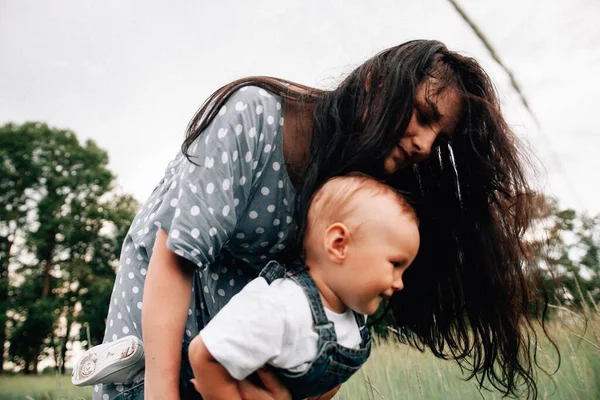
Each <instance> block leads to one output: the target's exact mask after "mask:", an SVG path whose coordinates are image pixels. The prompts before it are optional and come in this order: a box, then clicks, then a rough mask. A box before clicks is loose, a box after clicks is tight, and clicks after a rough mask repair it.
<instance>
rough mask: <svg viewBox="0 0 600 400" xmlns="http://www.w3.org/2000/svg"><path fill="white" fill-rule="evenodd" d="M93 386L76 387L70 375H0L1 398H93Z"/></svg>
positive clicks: (48, 399)
mask: <svg viewBox="0 0 600 400" xmlns="http://www.w3.org/2000/svg"><path fill="white" fill-rule="evenodd" d="M92 390H93V387H76V386H73V384H72V383H71V377H70V376H52V375H39V376H35V375H33V376H31V375H30V376H27V375H15V376H0V400H32V399H33V400H71V399H73V400H78V399H91V398H92Z"/></svg>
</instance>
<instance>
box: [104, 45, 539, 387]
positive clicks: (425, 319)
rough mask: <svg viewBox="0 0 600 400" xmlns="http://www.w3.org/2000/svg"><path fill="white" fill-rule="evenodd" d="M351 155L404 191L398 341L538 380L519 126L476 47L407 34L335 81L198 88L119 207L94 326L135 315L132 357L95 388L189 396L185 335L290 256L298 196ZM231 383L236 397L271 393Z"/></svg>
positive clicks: (497, 373)
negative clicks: (122, 371)
mask: <svg viewBox="0 0 600 400" xmlns="http://www.w3.org/2000/svg"><path fill="white" fill-rule="evenodd" d="M353 171H359V172H363V173H367V174H370V175H372V176H374V177H377V178H380V179H385V180H386V181H387V182H388V183H389V184H390V185H392V186H394V187H395V188H398V189H402V190H405V191H408V192H410V193H411V194H412V195H413V200H414V202H415V205H416V208H417V212H418V216H419V219H420V220H421V227H420V230H421V237H422V239H421V250H420V251H419V255H418V256H417V259H416V260H415V262H414V264H413V265H414V268H411V269H410V271H408V272H407V273H406V275H405V289H404V290H403V291H402V292H398V293H396V294H395V295H394V296H393V297H392V299H391V301H390V304H389V306H390V308H391V310H392V311H393V314H394V317H395V320H396V323H397V325H398V327H399V328H400V332H401V333H400V335H399V338H400V340H401V341H403V342H406V343H410V344H411V345H413V346H415V347H417V348H425V347H428V348H430V349H431V350H432V351H433V352H434V354H436V355H437V356H439V357H444V358H452V359H455V360H457V361H458V362H459V363H462V364H463V366H465V367H467V369H468V370H470V371H471V372H472V373H473V375H472V376H477V379H478V380H479V382H480V383H481V384H485V383H486V382H489V383H491V384H492V385H493V386H495V387H497V388H499V389H501V390H503V391H504V392H505V393H506V394H509V395H517V394H518V393H519V390H520V389H523V388H524V389H525V391H526V392H527V394H528V395H533V396H535V394H536V388H535V384H534V381H533V366H532V360H531V358H530V357H531V356H532V354H530V352H529V349H530V348H531V347H530V346H531V345H530V342H529V340H530V336H531V337H532V338H533V339H534V340H535V339H536V337H535V332H534V331H533V330H532V329H523V328H531V322H530V308H529V307H530V305H531V302H532V300H534V299H535V297H534V296H533V294H532V292H531V291H530V290H529V288H528V284H529V281H528V280H526V278H525V277H526V275H525V274H526V273H529V272H528V271H526V270H524V269H523V267H524V266H525V267H529V266H531V268H534V264H533V263H529V259H528V257H527V253H526V251H525V248H526V246H525V243H524V239H523V233H524V231H525V230H526V228H527V227H528V224H529V219H530V218H529V211H530V209H531V196H530V194H531V191H530V189H529V187H528V185H527V182H526V179H525V172H524V166H523V160H522V159H521V158H520V155H519V147H518V145H517V140H516V137H515V135H514V133H513V132H511V131H510V129H509V128H508V126H507V124H506V122H505V121H504V118H503V116H502V114H501V112H500V108H499V104H498V100H497V98H496V95H495V93H494V90H493V87H492V84H491V82H490V80H489V78H488V76H487V75H486V74H485V72H484V71H483V70H482V69H481V67H480V66H479V65H478V64H477V62H476V61H474V60H473V59H469V58H465V57H463V56H460V55H458V54H456V53H454V52H450V51H448V50H447V49H446V47H445V46H444V45H443V44H442V43H440V42H436V41H424V40H419V41H411V42H407V43H404V44H402V45H399V46H397V47H394V48H390V49H387V50H385V51H383V52H381V53H379V54H378V55H376V56H375V57H373V58H372V59H370V60H368V61H366V62H365V63H364V64H363V65H361V66H360V67H358V68H357V69H356V70H355V71H353V72H352V73H351V74H350V75H349V76H348V77H347V78H346V79H345V80H344V81H343V82H342V83H341V84H340V85H339V86H338V87H337V88H336V89H335V90H332V91H324V90H317V89H313V88H309V87H306V86H302V85H298V84H296V83H292V82H287V81H283V80H280V79H275V78H267V77H255V78H247V79H242V80H239V81H235V82H232V83H230V84H228V85H226V86H224V87H223V88H221V89H219V90H218V91H217V92H215V93H214V94H213V95H212V96H211V97H210V98H209V99H208V100H207V101H206V102H205V104H204V105H203V106H202V107H201V109H200V110H199V111H198V112H197V114H196V115H195V117H194V118H193V119H192V121H191V123H190V125H189V127H188V133H187V137H186V140H185V142H184V144H183V146H182V153H181V154H180V155H179V156H178V157H177V158H176V159H175V160H174V161H173V162H171V164H169V166H168V167H167V171H166V173H165V177H164V178H163V180H162V181H161V182H160V183H159V185H158V186H157V188H156V189H155V191H154V192H153V194H152V195H151V197H150V199H149V200H148V201H147V202H146V204H145V205H144V207H143V208H142V210H140V212H139V214H138V215H137V216H136V218H135V220H134V221H133V224H132V227H131V230H130V233H129V235H128V236H127V238H126V241H125V243H124V248H123V254H122V257H121V266H120V269H119V272H118V275H117V280H116V282H115V289H114V292H113V296H112V299H111V307H110V309H109V314H108V318H107V321H108V323H107V330H106V335H105V341H113V340H116V339H118V338H119V337H122V336H123V335H125V334H135V335H136V336H139V337H141V334H142V331H143V338H144V344H145V351H146V368H145V372H144V373H140V375H139V376H138V378H137V380H138V383H137V384H134V385H132V386H125V387H122V386H120V387H115V386H112V385H104V387H100V386H97V387H96V389H95V391H96V395H95V398H96V399H100V398H103V395H104V396H107V397H112V396H115V395H118V394H119V393H126V394H127V396H125V395H122V396H123V398H137V397H136V396H141V395H143V394H142V393H143V391H144V389H145V391H146V396H147V397H148V398H160V399H163V398H179V397H181V398H188V397H190V396H191V394H189V393H191V392H188V390H189V389H190V385H189V384H188V381H189V379H190V378H191V376H190V375H189V365H188V361H187V360H186V358H187V357H186V346H187V344H188V343H189V341H190V340H191V339H192V338H193V337H194V336H195V335H196V334H197V333H198V331H199V330H200V329H202V327H203V326H204V325H205V324H206V323H207V321H208V320H209V319H210V318H211V317H212V316H213V315H215V313H216V312H218V310H219V309H220V308H221V307H222V306H223V305H224V304H225V303H226V302H227V301H228V299H229V298H231V297H232V296H233V295H234V294H235V293H237V292H238V291H239V290H240V289H241V287H243V286H244V285H245V283H246V282H247V281H248V280H250V279H252V278H254V277H255V276H256V275H257V272H258V271H259V270H260V268H261V267H262V266H263V265H264V264H265V262H266V261H267V260H268V259H270V258H279V259H282V260H284V261H285V260H288V261H289V260H293V259H294V258H296V257H298V255H299V253H300V252H299V250H298V249H301V248H302V243H301V241H300V240H299V239H298V238H301V237H302V236H303V235H302V232H303V225H304V224H303V221H304V220H305V217H306V212H307V205H308V202H309V200H310V197H311V195H312V194H313V193H314V192H315V191H316V189H317V188H319V186H320V185H322V184H323V183H324V182H325V181H326V180H327V179H328V178H330V177H332V176H337V175H344V174H347V173H349V172H353ZM434 246H435V247H434ZM533 272H535V271H533ZM532 276H533V275H532ZM142 294H144V296H143V300H142ZM542 300H544V299H542ZM265 317H268V316H265ZM142 325H143V329H142ZM182 338H183V346H182ZM182 348H183V357H182ZM532 348H535V346H533V347H532ZM465 357H473V358H472V359H468V360H465ZM467 361H468V363H467ZM144 376H145V381H144V380H143V379H144ZM266 379H267V380H268V379H269V378H268V377H267V378H266ZM180 383H181V384H180ZM244 385H246V387H247V388H249V389H248V390H249V393H250V392H252V393H253V394H249V395H248V396H249V397H248V398H285V395H286V393H285V390H284V389H282V388H281V387H276V385H275V386H274V385H269V389H268V390H264V389H260V388H257V387H255V386H252V385H250V384H248V383H244ZM252 396H255V397H252ZM263 396H264V397H263ZM140 398H141V397H140Z"/></svg>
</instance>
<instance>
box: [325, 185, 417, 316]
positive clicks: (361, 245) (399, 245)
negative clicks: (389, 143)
mask: <svg viewBox="0 0 600 400" xmlns="http://www.w3.org/2000/svg"><path fill="white" fill-rule="evenodd" d="M369 200H370V201H369V203H370V204H365V205H364V206H361V207H359V208H360V210H357V211H358V212H364V213H366V215H364V217H365V218H364V219H365V222H364V223H363V224H362V225H361V227H360V228H359V229H360V230H359V231H358V232H357V234H356V235H355V237H354V238H353V239H354V240H352V239H351V242H350V244H349V246H348V248H347V256H346V259H345V261H344V263H343V268H340V269H339V274H340V276H338V279H337V280H338V282H343V283H344V284H343V285H337V293H336V294H337V295H338V297H339V298H340V299H341V300H342V302H343V303H344V304H345V305H346V306H347V307H349V308H351V309H353V310H354V311H357V312H359V313H361V314H367V315H370V314H373V313H375V311H377V308H378V307H379V303H381V300H383V299H384V298H390V297H391V296H392V294H394V292H395V291H398V290H402V288H403V286H404V284H403V282H402V274H403V273H404V271H406V269H407V268H408V267H409V266H410V264H411V263H412V262H413V260H414V259H415V257H416V255H417V252H418V250H419V242H420V240H419V239H420V237H419V228H418V226H417V222H416V221H415V219H414V218H413V217H412V216H411V215H410V214H407V213H405V212H402V210H401V209H400V207H399V206H398V205H397V204H395V203H394V201H393V200H392V199H387V198H386V197H382V196H379V197H375V198H371V199H369Z"/></svg>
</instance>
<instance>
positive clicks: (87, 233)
mask: <svg viewBox="0 0 600 400" xmlns="http://www.w3.org/2000/svg"><path fill="white" fill-rule="evenodd" d="M0 143H2V144H3V143H7V144H9V145H10V147H7V149H11V148H12V149H14V151H10V150H7V151H3V152H2V153H0V154H2V160H0V161H1V162H2V164H3V168H4V169H6V170H7V171H9V172H12V174H11V175H7V176H6V177H5V176H3V177H2V180H1V181H0V185H2V186H0V187H4V186H6V187H7V188H8V189H9V191H8V193H9V195H8V196H5V197H3V198H1V199H0V200H2V203H1V204H0V208H2V209H4V210H8V211H10V212H11V214H9V212H8V211H7V212H5V214H6V217H5V215H4V214H3V215H2V220H1V221H0V224H1V225H0V228H1V231H0V234H2V236H3V240H4V243H6V244H5V245H4V246H3V248H2V250H1V251H3V253H0V254H2V256H3V258H2V266H1V267H2V271H6V275H7V279H6V281H7V282H8V286H7V285H5V286H4V288H5V290H6V292H7V294H11V296H10V297H11V299H10V302H9V305H8V307H10V308H11V310H10V311H11V315H12V321H11V322H12V323H11V324H10V326H11V327H12V331H11V334H10V338H12V339H17V338H18V340H12V341H11V345H10V355H11V357H12V360H13V361H14V362H16V363H17V364H19V365H21V366H23V367H24V370H25V371H26V372H32V371H36V367H37V362H38V360H39V358H40V355H41V354H43V352H48V353H49V354H51V355H53V356H54V357H55V359H56V361H57V365H58V366H63V367H64V361H65V360H64V358H65V353H66V348H67V346H66V345H67V342H68V341H69V337H70V336H69V335H70V331H71V327H72V325H73V323H74V322H76V314H77V307H78V305H79V306H80V305H81V303H80V300H79V299H80V297H85V295H86V294H88V293H90V290H89V287H91V288H92V293H96V292H97V290H96V289H95V287H96V286H97V283H98V282H95V278H96V276H98V279H99V280H102V279H105V280H106V279H111V278H112V279H113V280H114V269H113V267H114V266H115V264H116V259H117V257H118V253H119V246H120V241H121V240H122V236H123V233H122V232H123V231H126V229H128V224H129V221H130V220H131V219H132V217H133V215H134V212H135V208H137V204H136V203H135V200H133V199H132V198H131V197H130V196H117V195H115V194H112V193H111V184H112V181H113V179H114V176H113V174H112V173H111V172H110V171H109V170H108V168H107V164H108V156H107V154H106V152H105V151H103V150H101V149H100V148H98V147H97V146H96V144H95V143H94V142H92V141H87V142H85V144H83V145H82V144H80V143H79V141H78V140H77V138H76V136H75V134H73V133H72V132H70V131H68V130H58V129H52V128H49V127H48V126H47V125H45V124H41V123H26V124H23V125H19V126H17V125H12V124H8V125H5V126H4V127H2V128H1V130H0ZM2 148H3V149H4V146H2ZM21 175H24V176H25V177H27V179H26V180H25V179H23V178H22V177H21ZM22 181H23V182H22ZM14 210H18V211H19V213H17V212H15V211H14ZM117 226H118V227H117ZM5 227H6V228H5ZM4 238H5V239H4ZM19 239H20V240H19ZM16 242H18V243H21V245H20V247H19V248H18V249H16V250H15V247H14V244H15V243H16ZM4 255H6V257H4ZM11 256H12V259H11V260H10V261H11V263H10V265H11V268H12V270H11V271H12V272H11V275H12V279H11V280H8V266H9V258H10V257H11ZM105 283H107V282H105ZM110 284H111V285H112V281H110ZM11 286H12V287H11ZM108 292H109V293H110V290H108ZM94 300H97V299H94ZM105 303H106V306H107V305H108V301H106V302H105ZM80 311H81V310H80ZM88 314H93V317H95V318H99V319H100V320H102V319H103V318H104V314H103V315H102V316H98V315H97V314H95V313H93V312H88ZM3 315H6V313H3ZM3 326H4V325H3Z"/></svg>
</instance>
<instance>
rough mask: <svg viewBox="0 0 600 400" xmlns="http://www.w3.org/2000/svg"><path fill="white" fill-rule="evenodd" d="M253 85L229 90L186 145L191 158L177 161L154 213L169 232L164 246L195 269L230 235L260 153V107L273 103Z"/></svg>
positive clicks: (250, 189)
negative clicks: (219, 106)
mask: <svg viewBox="0 0 600 400" xmlns="http://www.w3.org/2000/svg"><path fill="white" fill-rule="evenodd" d="M253 89H255V90H245V91H237V92H235V93H233V94H232V96H231V97H230V98H229V99H228V100H227V101H226V103H225V104H224V105H223V106H222V107H221V109H220V111H219V113H218V114H217V116H216V117H215V118H214V119H213V120H212V122H211V123H210V125H209V126H208V127H207V128H206V129H205V130H204V131H203V132H202V134H201V135H200V136H199V137H198V138H197V139H196V140H195V141H194V142H193V143H192V145H191V146H190V148H189V150H188V153H189V156H190V160H188V159H187V158H186V157H185V156H180V157H179V159H178V160H176V161H177V162H176V163H175V165H176V166H175V167H172V168H175V170H174V173H173V174H172V177H171V182H170V184H169V185H168V190H167V193H165V195H164V200H163V202H162V204H161V206H160V208H159V209H158V210H157V212H156V215H155V220H156V221H157V222H158V225H159V227H160V228H161V229H163V230H165V231H166V232H167V233H168V240H167V247H168V248H169V249H170V250H172V251H173V252H175V253H176V254H178V255H179V256H181V257H185V258H186V259H188V260H190V261H191V262H193V263H194V264H196V265H197V266H198V267H204V266H207V265H208V264H210V263H212V262H213V261H214V259H215V256H216V255H218V254H219V253H220V251H221V248H222V247H223V246H224V245H225V244H226V243H227V242H228V240H229V239H230V237H231V235H232V234H233V232H234V230H235V227H236V224H237V222H238V220H239V219H240V217H241V213H243V211H244V210H245V209H246V206H247V202H248V199H249V196H250V194H251V191H252V187H253V181H254V175H253V170H254V169H255V168H256V165H257V164H258V163H259V159H260V157H261V154H264V149H263V148H262V147H264V141H261V140H259V137H260V132H261V130H262V126H263V124H264V121H263V116H264V115H265V114H264V113H263V112H261V110H264V109H265V108H266V107H271V108H275V107H274V106H272V105H271V104H267V103H269V102H272V101H273V100H272V98H270V97H266V96H260V95H258V94H257V90H256V88H253ZM258 90H262V89H258ZM271 114H272V113H271ZM269 118H272V116H270V117H269Z"/></svg>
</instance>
